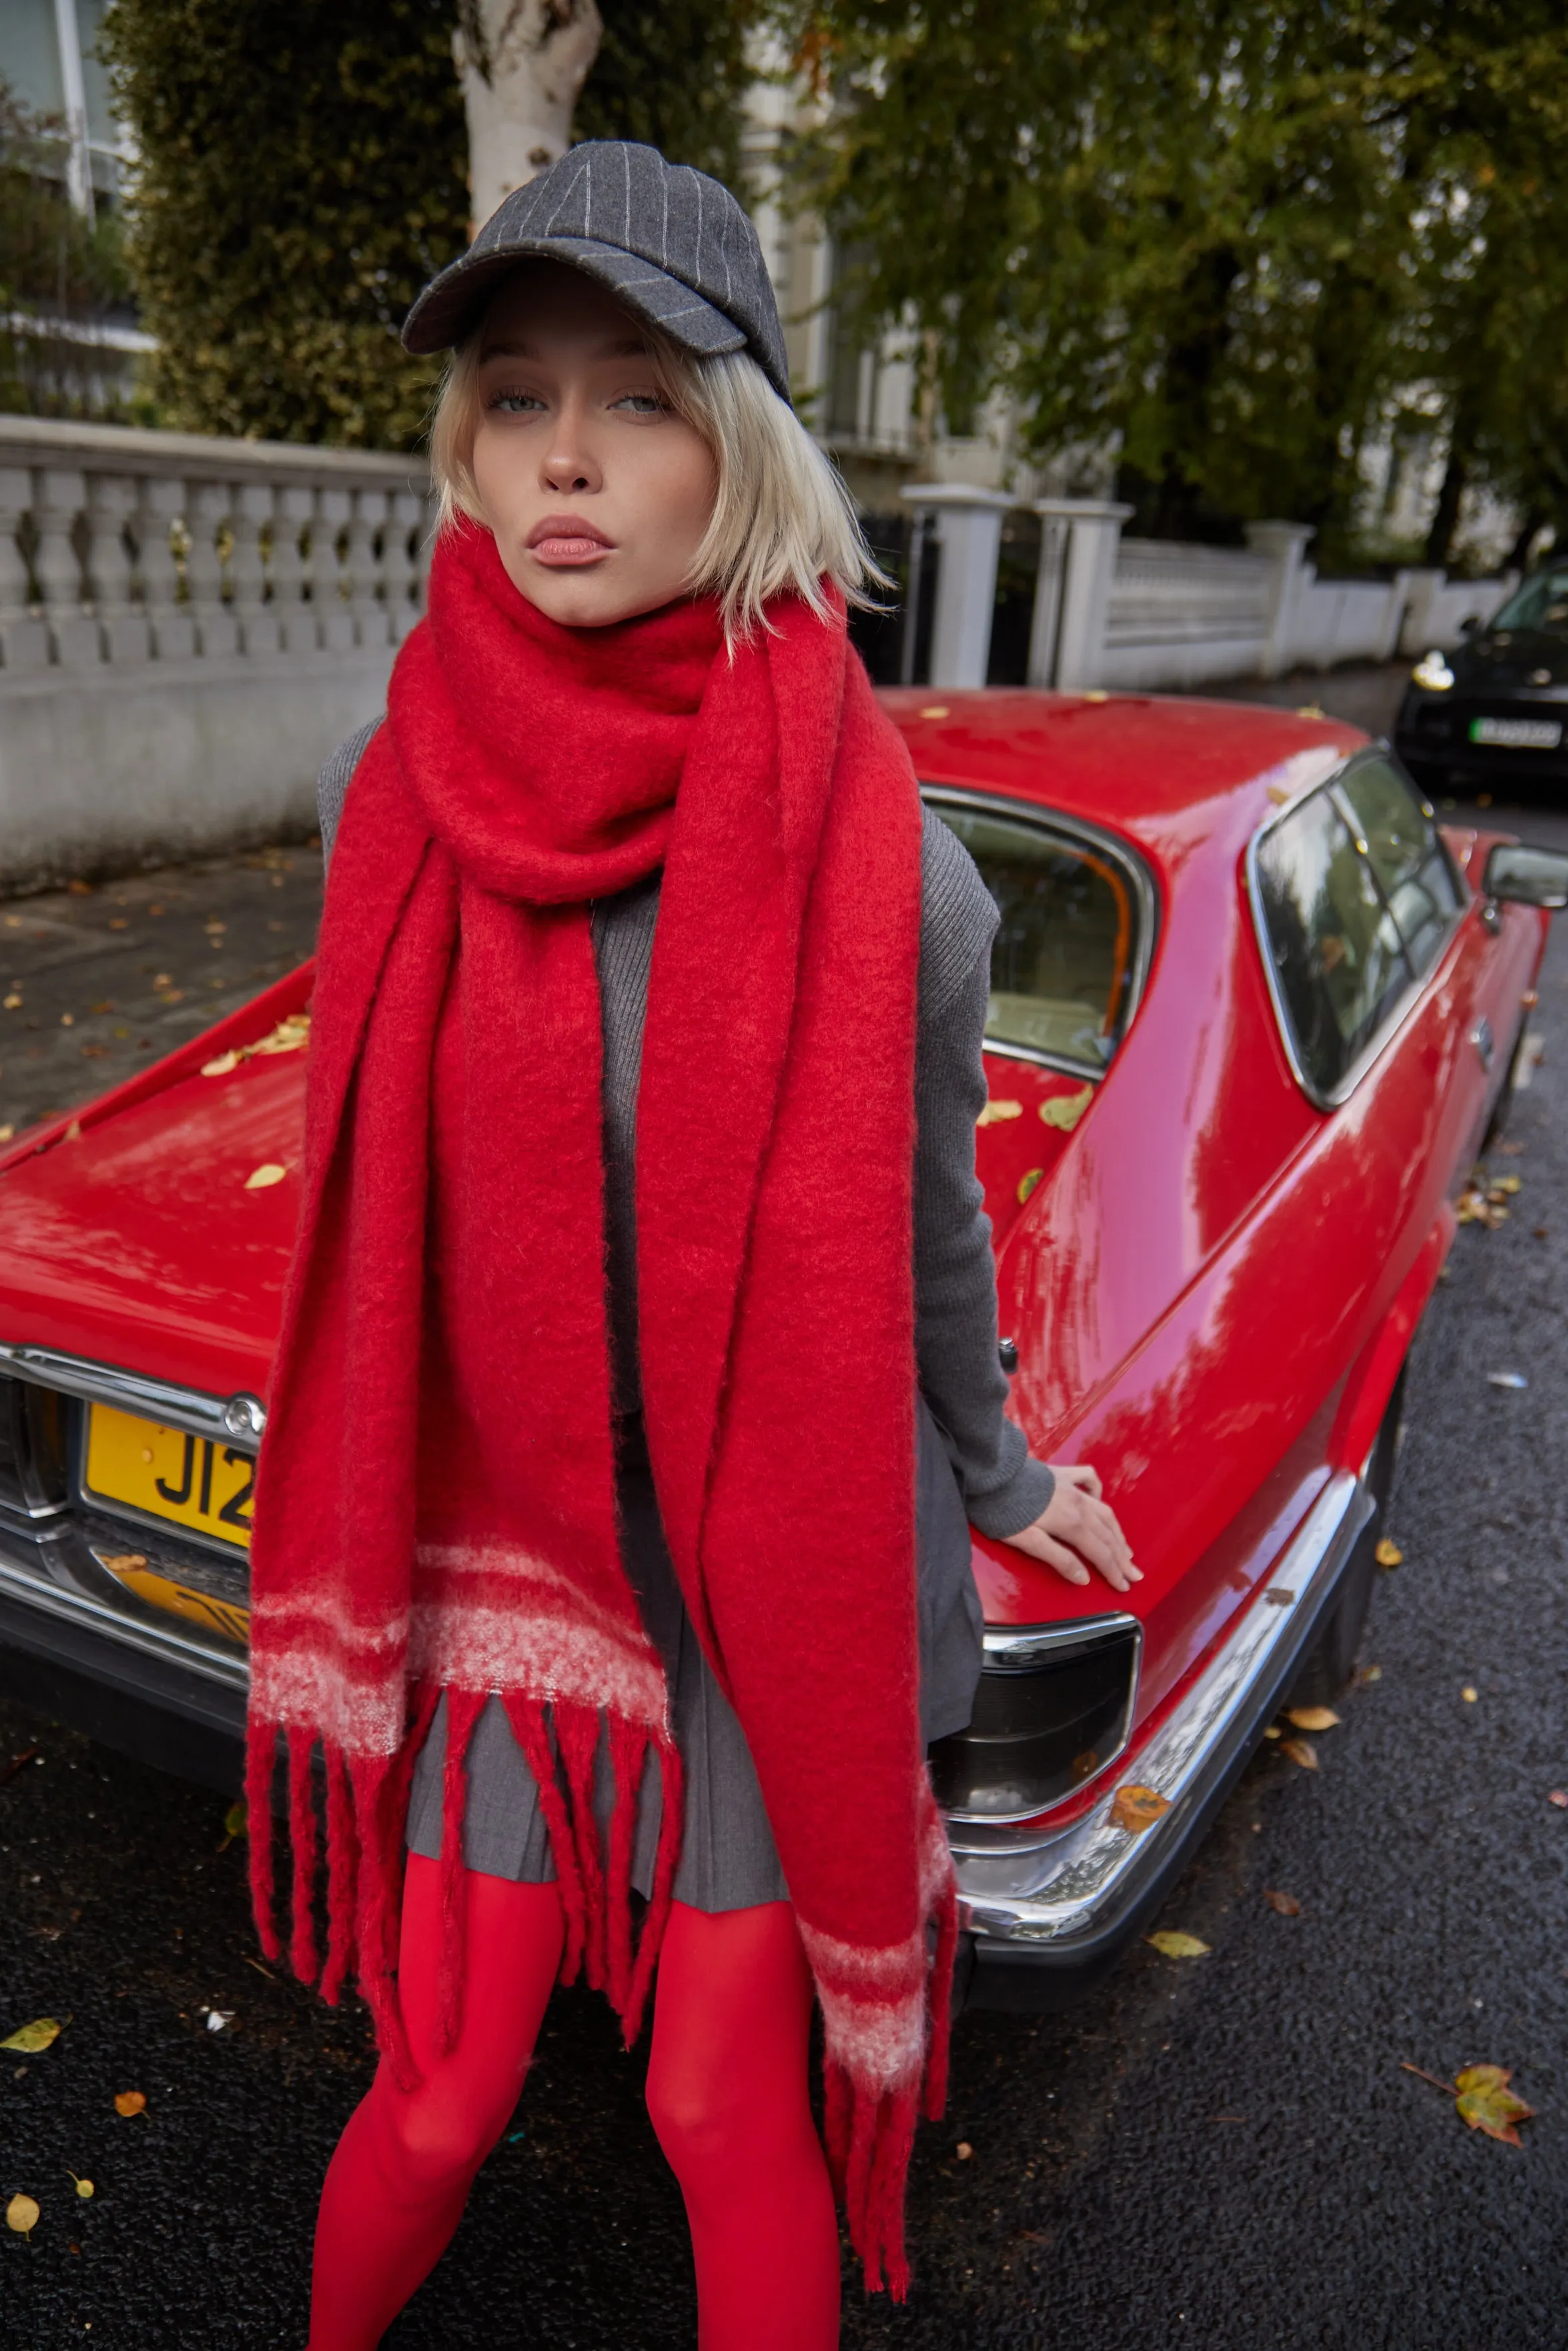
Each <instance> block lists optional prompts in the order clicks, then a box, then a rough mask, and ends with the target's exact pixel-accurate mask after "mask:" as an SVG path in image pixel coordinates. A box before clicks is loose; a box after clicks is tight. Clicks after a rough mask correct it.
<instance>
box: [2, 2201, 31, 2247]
mask: <svg viewBox="0 0 1568 2351" xmlns="http://www.w3.org/2000/svg"><path fill="white" fill-rule="evenodd" d="M37 2225H38V2207H37V2203H36V2202H35V2200H34V2199H33V2198H32V2197H31V2196H13V2197H12V2199H11V2201H10V2202H9V2204H7V2205H6V2207H5V2226H6V2227H7V2228H8V2229H15V2231H16V2234H17V2235H18V2236H19V2237H26V2236H27V2235H28V2234H29V2233H30V2232H31V2231H33V2230H34V2229H36V2228H37Z"/></svg>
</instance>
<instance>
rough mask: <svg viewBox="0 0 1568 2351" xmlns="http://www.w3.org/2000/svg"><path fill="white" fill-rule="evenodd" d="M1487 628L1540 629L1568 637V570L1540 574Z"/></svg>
mask: <svg viewBox="0 0 1568 2351" xmlns="http://www.w3.org/2000/svg"><path fill="white" fill-rule="evenodd" d="M1487 625H1488V627H1489V629H1497V630H1501V629H1538V630H1541V631H1543V632H1545V634H1547V635H1548V636H1553V637H1568V571H1565V570H1563V568H1562V566H1561V565H1558V566H1556V567H1554V568H1553V569H1552V570H1550V571H1541V572H1538V573H1537V574H1536V576H1535V578H1534V579H1533V580H1526V581H1525V583H1524V585H1523V587H1522V588H1521V590H1519V592H1518V594H1517V595H1514V596H1511V597H1510V598H1509V600H1508V602H1507V603H1506V604H1505V605H1504V606H1503V608H1502V610H1501V611H1500V612H1495V613H1494V614H1493V615H1492V618H1491V620H1490V622H1488V623H1487Z"/></svg>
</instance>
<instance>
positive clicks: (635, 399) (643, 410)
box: [614, 392, 664, 416]
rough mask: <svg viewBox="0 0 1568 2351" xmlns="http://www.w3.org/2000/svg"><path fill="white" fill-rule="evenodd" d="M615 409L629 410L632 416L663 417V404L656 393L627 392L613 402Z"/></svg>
mask: <svg viewBox="0 0 1568 2351" xmlns="http://www.w3.org/2000/svg"><path fill="white" fill-rule="evenodd" d="M614 405H615V406H616V407H617V408H629V409H630V410H631V412H632V415H633V416H663V414H664V402H663V401H662V400H661V399H660V397H659V395H658V393H657V392H623V393H622V396H621V398H620V399H619V400H618V401H616V402H614Z"/></svg>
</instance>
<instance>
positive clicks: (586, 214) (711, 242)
mask: <svg viewBox="0 0 1568 2351" xmlns="http://www.w3.org/2000/svg"><path fill="white" fill-rule="evenodd" d="M530 259H542V260H548V261H564V262H566V263H568V264H569V265H570V266H571V267H572V268H573V269H580V270H582V271H583V272H584V274H585V275H586V276H587V277H593V278H596V279H597V280H598V281H599V283H600V285H601V286H604V287H608V288H609V290H610V291H611V293H612V294H614V295H617V296H619V298H620V299H621V300H622V302H624V303H625V305H626V307H627V308H628V309H629V310H634V311H635V312H636V313H637V315H638V316H639V317H640V318H643V319H648V320H649V321H650V322H651V324H653V326H655V327H661V328H663V329H664V333H665V334H666V335H668V336H669V337H670V339H671V340H672V341H674V342H677V343H679V344H680V345H681V346H682V347H683V349H684V350H688V351H692V352H695V354H696V356H697V357H698V358H699V359H706V358H710V357H712V356H713V354H714V353H716V352H718V351H743V350H744V351H749V352H750V353H751V356H752V358H753V359H754V360H756V361H757V363H758V366H759V367H760V368H761V369H762V371H763V372H764V374H765V375H766V376H767V378H768V381H769V383H771V384H772V386H773V389H774V391H775V392H778V394H779V398H780V399H781V400H786V401H787V400H788V399H789V365H788V362H787V361H786V360H785V357H784V333H783V329H782V328H781V327H780V326H779V306H778V304H777V303H776V301H775V300H774V298H773V286H772V282H771V280H770V279H769V277H768V265H767V263H766V262H765V261H764V260H763V258H762V247H761V246H760V245H758V241H757V231H756V230H755V229H754V228H753V227H752V225H751V222H750V220H749V218H748V217H747V214H746V212H745V210H744V209H743V207H742V206H741V205H740V204H737V202H736V200H735V198H734V197H733V196H732V195H731V194H730V193H729V190H728V189H727V188H726V187H724V186H722V185H721V184H720V183H719V182H718V181H717V180H710V179H709V177H708V175H707V173H706V172H694V171H693V170H692V169H691V167H690V165H689V164H686V163H666V162H665V161H664V157H663V156H662V155H661V154H660V152H659V151H658V149H657V148H656V147H643V146H639V145H637V144H636V143H635V142H634V141H631V140H627V139H587V140H584V141H583V142H582V144H581V146H580V147H569V148H568V149H567V152H566V153H565V154H564V155H563V156H562V157H561V159H560V161H559V163H552V164H551V166H550V168H549V171H548V172H541V173H540V175H539V177H538V179H537V180H529V181H528V183H527V184H526V185H525V186H523V187H521V188H516V189H514V190H513V192H512V193H511V194H510V195H509V196H508V197H507V199H506V201H505V203H504V204H501V205H499V206H498V207H497V210H496V211H495V212H494V213H492V214H491V215H490V217H489V219H488V220H487V221H486V223H485V225H484V227H483V228H482V229H481V230H480V231H479V234H478V235H477V236H476V238H475V239H474V242H473V244H472V245H471V246H469V248H468V250H467V252H466V253H465V254H464V255H463V256H461V258H460V259H458V260H456V261H454V262H452V263H450V264H449V265H448V266H447V267H446V268H444V270H443V271H442V272H441V274H440V276H439V277H433V278H432V279H431V281H430V283H429V285H428V286H427V287H425V289H424V291H423V294H422V295H421V296H420V298H419V299H418V301H417V302H416V303H415V304H414V306H413V309H412V310H411V311H410V312H409V314H408V317H407V318H406V319H404V321H403V329H402V340H403V343H404V346H405V348H406V349H407V350H411V351H442V350H447V349H449V348H450V346H451V345H452V344H454V343H457V342H461V341H462V340H463V337H464V336H465V334H466V332H467V331H468V329H469V328H470V327H471V326H473V325H474V324H475V322H476V319H477V318H478V315H479V312H480V311H481V309H482V308H484V305H485V303H486V301H487V300H488V298H489V297H490V295H491V294H492V293H493V292H494V291H495V289H496V286H497V281H498V280H499V279H500V278H502V277H505V276H506V275H507V271H508V270H510V269H515V268H516V266H517V263H518V262H519V261H527V260H530Z"/></svg>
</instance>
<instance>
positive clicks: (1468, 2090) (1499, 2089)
mask: <svg viewBox="0 0 1568 2351" xmlns="http://www.w3.org/2000/svg"><path fill="white" fill-rule="evenodd" d="M1512 2078H1513V2072H1512V2068H1511V2066H1507V2065H1467V2066H1466V2068H1465V2070H1464V2072H1463V2073H1462V2074H1455V2076H1454V2087H1455V2089H1456V2090H1457V2091H1458V2106H1459V2114H1460V2116H1461V2118H1462V2119H1463V2120H1464V2121H1465V2122H1467V2123H1469V2126H1470V2128H1471V2129H1472V2130H1479V2131H1485V2133H1486V2135H1487V2137H1488V2138H1498V2139H1501V2141H1502V2143H1503V2145H1504V2146H1505V2147H1518V2146H1519V2145H1520V2143H1521V2142H1520V2137H1519V2133H1518V2131H1517V2130H1516V2129H1515V2128H1514V2125H1515V2124H1516V2123H1527V2122H1529V2121H1530V2120H1531V2116H1533V2115H1534V2113H1535V2108H1534V2107H1533V2106H1527V2105H1525V2103H1524V2100H1523V2099H1522V2098H1519V2097H1516V2096H1515V2095H1514V2094H1513V2092H1512V2091H1511V2089H1510V2088H1509V2086H1508V2085H1509V2084H1510V2082H1511V2080H1512Z"/></svg>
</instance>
